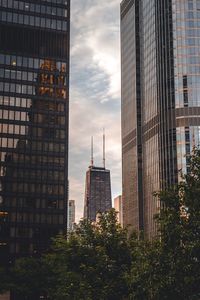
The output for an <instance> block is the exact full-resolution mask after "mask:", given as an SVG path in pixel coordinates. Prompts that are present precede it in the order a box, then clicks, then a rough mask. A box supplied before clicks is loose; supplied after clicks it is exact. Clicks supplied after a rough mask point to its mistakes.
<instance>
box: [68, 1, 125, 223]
mask: <svg viewBox="0 0 200 300" xmlns="http://www.w3.org/2000/svg"><path fill="white" fill-rule="evenodd" d="M119 10H120V0H109V1H108V0H72V1H71V53H70V56H71V57H70V59H71V66H70V120H69V125H70V128H69V134H70V137H69V199H74V200H75V201H76V221H77V222H78V221H79V219H80V218H82V217H83V206H84V193H85V173H86V171H87V169H88V166H89V164H90V148H91V147H90V144H91V136H93V137H94V165H95V166H102V165H103V162H102V131H103V128H105V133H106V168H108V169H110V171H111V188H112V198H114V197H116V196H118V195H120V194H121V128H120V127H121V120H120V108H121V103H120V93H121V91H120V49H119V48H120V32H119V26H120V17H119Z"/></svg>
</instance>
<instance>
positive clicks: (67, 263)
mask: <svg viewBox="0 0 200 300" xmlns="http://www.w3.org/2000/svg"><path fill="white" fill-rule="evenodd" d="M189 162H190V172H188V174H187V175H184V176H183V178H182V182H180V183H179V184H178V185H176V186H174V187H171V188H170V189H168V190H165V191H161V192H157V193H155V196H156V197H157V198H159V200H160V203H161V209H160V212H159V213H158V215H156V216H155V222H157V228H158V232H157V235H156V236H155V237H154V238H153V239H152V240H147V239H146V238H145V236H144V234H143V233H133V234H132V235H128V234H127V230H126V229H123V228H121V226H120V224H118V222H117V213H116V212H115V211H114V210H111V211H110V212H106V213H103V214H100V215H99V217H98V220H97V222H96V223H92V222H90V221H88V220H82V221H81V222H80V223H79V225H77V227H76V229H75V231H74V232H72V233H71V234H70V235H69V236H68V237H67V238H66V237H64V236H59V237H57V238H55V239H54V240H53V243H52V247H51V249H50V250H49V252H48V253H47V254H45V255H43V256H42V257H41V258H31V257H30V258H22V259H19V260H17V261H16V264H15V266H14V267H13V268H12V270H10V272H9V274H7V278H6V283H7V284H6V288H8V286H9V289H11V290H12V291H14V292H15V293H17V294H18V295H23V297H21V298H20V300H21V299H31V300H33V299H34V300H36V299H37V298H39V296H43V297H44V298H43V299H50V300H51V299H52V300H61V299H62V300H65V299H66V300H67V299H70V300H72V299H74V300H76V299H77V300H79V299H87V300H95V299H98V300H110V299H111V300H112V299H113V300H117V299H119V300H128V299H140V300H141V299H145V300H146V299H147V300H161V299H162V300H163V299H169V300H171V299H176V300H178V299H183V300H184V299H185V300H187V299H188V300H190V299H191V300H192V299H194V300H195V299H200V150H198V149H194V151H193V154H192V155H191V156H190V160H189ZM0 272H1V273H3V270H1V269H0ZM4 278H5V276H4ZM0 289H1V290H3V289H4V290H5V281H2V282H1V285H0Z"/></svg>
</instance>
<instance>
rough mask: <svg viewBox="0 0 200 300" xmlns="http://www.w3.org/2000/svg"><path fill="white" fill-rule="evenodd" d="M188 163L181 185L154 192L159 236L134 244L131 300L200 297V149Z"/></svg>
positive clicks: (194, 152)
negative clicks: (158, 204)
mask: <svg viewBox="0 0 200 300" xmlns="http://www.w3.org/2000/svg"><path fill="white" fill-rule="evenodd" d="M189 162H190V172H189V173H188V174H187V175H185V176H183V181H182V182H181V183H180V184H178V185H177V186H175V187H172V188H170V189H168V190H166V191H161V192H159V193H155V196H156V197H159V198H160V203H161V209H160V213H159V214H158V215H157V216H156V217H155V219H156V222H157V224H158V228H159V231H158V236H157V238H155V239H154V240H153V241H151V242H147V241H145V240H143V239H140V240H139V242H138V243H135V245H134V247H132V249H133V253H134V254H135V256H134V259H132V271H131V276H130V278H129V282H130V286H131V288H132V292H131V297H132V298H131V299H177V300H178V299H199V298H200V150H198V149H194V151H193V154H192V155H191V157H190V159H189ZM137 249H138V250H137ZM135 251H136V252H135Z"/></svg>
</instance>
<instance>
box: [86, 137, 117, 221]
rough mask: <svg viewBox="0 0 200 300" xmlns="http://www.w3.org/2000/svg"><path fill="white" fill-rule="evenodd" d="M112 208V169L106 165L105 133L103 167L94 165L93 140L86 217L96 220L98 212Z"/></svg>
mask: <svg viewBox="0 0 200 300" xmlns="http://www.w3.org/2000/svg"><path fill="white" fill-rule="evenodd" d="M111 208H112V196H111V183H110V171H109V170H107V169H106V167H105V135H103V167H95V166H94V165H93V140H92V149H91V165H90V166H89V168H88V170H87V172H86V181H85V201H84V218H87V219H90V220H91V221H96V216H97V214H98V213H103V212H106V211H109V210H110V209H111Z"/></svg>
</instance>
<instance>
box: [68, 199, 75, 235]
mask: <svg viewBox="0 0 200 300" xmlns="http://www.w3.org/2000/svg"><path fill="white" fill-rule="evenodd" d="M75 208H76V207H75V200H69V206H68V231H69V232H71V231H73V229H74V224H75Z"/></svg>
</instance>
